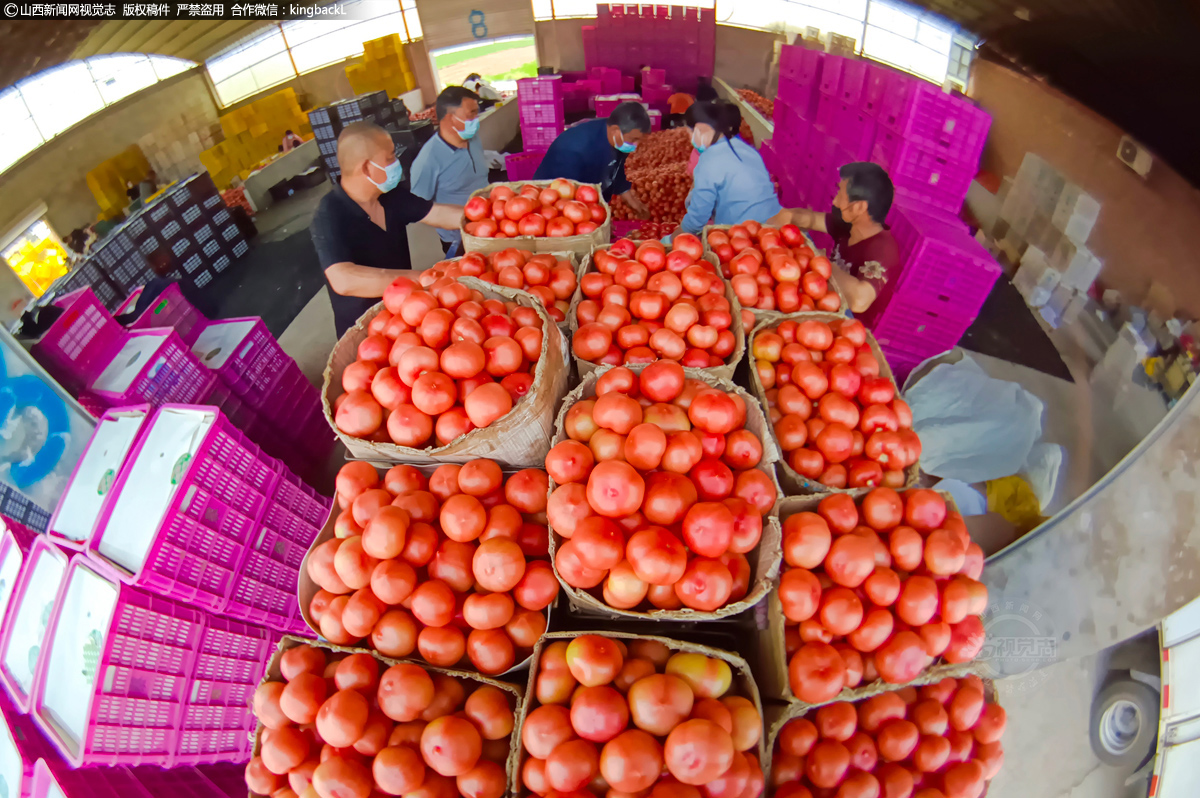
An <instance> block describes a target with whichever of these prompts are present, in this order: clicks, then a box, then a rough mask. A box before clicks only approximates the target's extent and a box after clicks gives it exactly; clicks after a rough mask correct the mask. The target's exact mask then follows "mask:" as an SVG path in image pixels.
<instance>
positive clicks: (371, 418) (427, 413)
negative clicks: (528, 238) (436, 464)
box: [333, 264, 543, 448]
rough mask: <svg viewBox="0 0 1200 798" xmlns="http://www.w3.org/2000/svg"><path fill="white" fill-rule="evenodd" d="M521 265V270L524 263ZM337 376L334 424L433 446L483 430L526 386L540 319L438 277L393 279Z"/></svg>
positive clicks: (368, 435) (381, 438)
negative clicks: (339, 378) (339, 383)
mask: <svg viewBox="0 0 1200 798" xmlns="http://www.w3.org/2000/svg"><path fill="white" fill-rule="evenodd" d="M526 265H528V264H526ZM383 304H384V308H383V309H382V310H380V311H379V313H378V314H377V315H376V316H375V317H374V318H373V319H371V321H370V324H369V325H368V327H367V332H368V333H369V335H367V337H366V338H364V339H363V341H362V343H360V344H359V345H358V360H356V361H355V362H353V363H351V364H350V365H348V366H346V368H345V370H344V371H343V372H342V388H343V389H345V391H346V392H345V393H344V394H342V395H340V396H338V397H337V398H336V399H335V400H334V402H333V412H334V424H335V425H336V426H337V428H338V429H339V430H341V431H342V432H344V433H345V434H347V435H350V436H352V437H355V438H364V439H366V440H371V441H376V442H381V443H395V444H398V445H400V446H410V447H414V448H422V447H425V446H427V445H429V444H430V443H435V444H436V445H438V446H443V445H445V444H447V443H450V442H451V441H453V440H454V439H455V438H457V437H459V436H460V435H465V434H466V433H468V432H470V431H471V430H474V429H479V428H482V427H486V426H488V425H490V424H491V423H492V422H494V421H496V420H497V419H499V418H501V417H502V416H504V415H505V414H506V413H508V411H510V410H512V408H513V405H515V404H516V403H517V402H519V401H520V400H521V397H523V396H525V394H527V393H528V392H529V390H530V389H531V388H532V387H533V370H534V366H535V364H536V363H537V361H538V358H539V357H540V356H541V352H542V325H543V319H542V317H541V316H540V315H538V312H537V311H536V310H534V309H533V308H531V307H524V306H520V305H518V304H517V303H515V302H508V303H506V302H501V301H500V300H498V299H484V297H483V294H482V293H480V292H479V291H474V290H472V289H470V288H467V287H466V286H465V285H463V284H462V283H461V282H458V281H457V280H456V279H455V278H452V277H449V276H446V275H443V276H441V277H439V278H436V279H435V280H434V281H433V282H431V283H430V284H429V285H427V286H425V287H422V286H421V285H420V284H418V283H415V282H413V281H412V280H410V279H408V278H407V277H398V278H396V280H395V281H394V282H393V283H392V284H391V285H389V286H388V288H387V290H386V291H385V292H384V294H383Z"/></svg>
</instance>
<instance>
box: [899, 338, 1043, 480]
mask: <svg viewBox="0 0 1200 798" xmlns="http://www.w3.org/2000/svg"><path fill="white" fill-rule="evenodd" d="M904 398H905V400H906V401H907V402H908V404H909V406H910V407H911V408H912V414H913V429H914V430H915V431H916V433H917V434H918V435H919V436H920V437H921V470H922V471H924V472H925V473H927V474H931V475H933V476H938V477H942V478H945V479H957V480H961V481H963V482H966V483H968V484H970V483H972V482H986V481H987V480H989V479H999V478H1000V477H1007V476H1010V475H1012V474H1016V473H1017V472H1018V471H1020V470H1021V467H1022V465H1024V463H1025V460H1026V458H1028V457H1029V450H1030V449H1031V448H1032V447H1033V444H1034V442H1035V441H1037V440H1038V439H1039V438H1040V437H1041V436H1042V409H1043V405H1042V401H1041V400H1040V399H1038V398H1037V397H1036V396H1034V395H1033V394H1031V393H1030V392H1029V391H1027V390H1025V389H1024V388H1022V387H1021V386H1020V385H1018V384H1016V383H1015V382H1008V381H1006V380H997V379H994V378H992V377H989V376H988V375H987V374H986V373H984V371H983V369H981V368H980V367H979V364H977V363H976V362H975V361H974V360H972V359H971V358H970V356H964V357H963V359H962V360H960V361H959V362H957V363H942V364H940V365H938V366H935V367H934V368H933V369H932V370H931V371H930V372H929V373H928V374H927V375H926V376H924V377H922V378H921V379H920V380H918V381H917V382H916V384H914V385H913V386H912V387H910V388H909V389H908V390H907V391H906V392H905V394H904Z"/></svg>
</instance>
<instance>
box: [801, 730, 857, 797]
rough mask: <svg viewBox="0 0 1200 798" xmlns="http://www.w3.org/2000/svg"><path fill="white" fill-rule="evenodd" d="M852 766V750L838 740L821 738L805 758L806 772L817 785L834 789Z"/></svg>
mask: <svg viewBox="0 0 1200 798" xmlns="http://www.w3.org/2000/svg"><path fill="white" fill-rule="evenodd" d="M849 768H850V751H849V750H847V748H846V746H844V745H842V744H841V743H839V742H837V741H836V740H821V741H820V742H818V743H817V744H816V745H814V746H813V747H812V750H811V751H809V752H808V756H807V757H806V758H805V760H804V774H805V775H806V776H807V777H808V780H809V781H810V782H812V783H813V785H814V786H816V787H822V788H825V789H832V788H834V787H836V786H838V785H839V784H841V782H842V779H843V778H845V776H846V771H847V770H848V769H849Z"/></svg>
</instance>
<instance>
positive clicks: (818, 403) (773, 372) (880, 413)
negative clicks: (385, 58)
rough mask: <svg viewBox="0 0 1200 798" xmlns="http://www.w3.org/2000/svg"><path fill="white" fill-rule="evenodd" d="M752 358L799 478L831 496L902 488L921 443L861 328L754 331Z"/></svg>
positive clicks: (795, 326) (806, 324)
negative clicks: (831, 491) (835, 491)
mask: <svg viewBox="0 0 1200 798" xmlns="http://www.w3.org/2000/svg"><path fill="white" fill-rule="evenodd" d="M750 354H751V357H753V358H754V373H755V374H756V375H757V377H758V381H759V383H760V384H761V385H762V387H763V389H764V391H765V393H766V397H767V409H768V411H769V413H770V419H771V423H772V424H773V425H774V429H775V438H776V439H777V440H778V441H779V448H780V449H782V450H783V452H784V457H785V458H786V460H787V464H788V466H789V467H791V469H792V470H793V471H795V472H796V473H797V474H799V475H800V476H802V477H806V478H808V479H814V480H816V481H817V482H820V483H821V484H822V485H828V486H829V487H831V488H873V487H877V486H879V485H884V486H887V487H890V488H899V487H903V486H904V483H905V474H904V470H905V469H906V468H908V467H909V466H911V465H913V464H915V463H916V462H917V460H918V459H919V458H920V456H921V440H920V438H918V437H917V433H915V432H913V430H912V411H911V410H909V407H908V404H907V403H906V402H905V401H904V400H903V399H900V398H899V397H897V396H896V386H895V385H894V384H893V383H892V381H891V380H890V379H888V378H887V377H882V376H880V368H879V361H878V360H877V359H876V357H875V353H874V352H872V351H871V347H870V345H869V344H868V343H867V329H866V327H864V326H863V324H862V322H860V321H857V320H854V319H837V320H835V321H830V322H825V321H820V320H814V319H807V320H803V321H794V320H788V321H784V322H783V323H781V324H780V325H779V326H777V327H773V328H771V329H769V330H759V331H756V332H755V333H754V337H753V340H752V341H751V343H750Z"/></svg>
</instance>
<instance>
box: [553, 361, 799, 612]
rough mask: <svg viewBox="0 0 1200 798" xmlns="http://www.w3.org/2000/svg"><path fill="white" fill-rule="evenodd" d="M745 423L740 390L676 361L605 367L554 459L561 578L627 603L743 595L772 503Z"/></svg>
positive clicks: (577, 407) (704, 603)
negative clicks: (704, 378)
mask: <svg viewBox="0 0 1200 798" xmlns="http://www.w3.org/2000/svg"><path fill="white" fill-rule="evenodd" d="M745 423H746V404H745V401H744V400H743V399H742V397H741V396H740V395H738V394H736V393H726V392H724V391H721V390H717V389H715V388H710V387H709V386H707V385H705V384H704V383H703V382H700V381H699V380H693V379H686V378H685V374H684V370H683V367H681V366H680V365H679V364H678V363H673V362H670V361H658V362H656V363H652V364H650V365H649V366H646V367H645V368H644V369H643V370H642V371H641V374H634V373H633V372H632V371H630V370H629V369H627V368H624V367H617V368H613V369H609V370H608V371H606V372H604V374H602V375H601V376H600V378H599V380H597V382H596V395H595V398H591V399H584V400H582V401H578V402H576V403H575V404H574V405H572V406H571V407H570V409H569V410H568V411H567V414H566V416H565V418H564V427H565V430H566V433H567V436H568V438H569V440H565V441H563V442H561V443H559V444H557V445H556V446H554V448H552V449H551V450H550V453H549V454H548V455H547V456H546V470H547V472H549V474H550V477H551V478H552V479H553V480H554V481H555V483H557V487H556V488H555V490H554V493H553V494H551V496H550V500H549V503H548V506H547V508H546V514H547V516H548V518H549V522H550V526H551V529H552V530H553V531H554V532H555V533H557V534H558V535H560V536H561V537H562V538H565V540H564V541H562V542H560V543H558V544H557V550H556V552H555V556H554V567H555V570H556V572H557V573H558V576H559V578H561V579H562V580H563V582H564V583H566V584H567V585H570V586H571V587H574V588H577V589H580V590H590V591H594V593H593V595H595V596H596V597H597V598H598V599H599V600H601V601H603V602H604V603H605V604H607V605H608V606H610V607H614V608H617V609H623V610H631V609H636V608H640V607H644V606H647V605H648V606H649V607H650V608H657V609H661V610H675V609H679V608H681V607H688V608H691V609H694V610H699V611H702V612H713V611H714V610H717V609H720V608H721V607H724V606H725V605H726V604H729V603H731V602H736V601H739V600H741V599H742V598H743V597H744V596H745V595H746V593H747V592H748V590H749V585H750V580H751V568H750V563H749V561H748V560H747V559H746V555H747V554H748V553H750V552H751V551H753V550H754V548H755V547H756V546H757V545H758V542H759V539H760V538H761V537H762V528H763V517H764V516H765V515H766V514H767V513H769V512H770V511H771V508H772V507H773V506H774V504H775V499H776V488H775V483H774V482H773V481H772V480H771V478H770V477H769V476H767V474H766V473H764V472H763V471H762V470H760V469H759V468H757V467H756V466H758V464H759V462H760V461H761V459H762V454H763V448H762V441H760V440H759V439H758V436H756V435H755V434H754V433H753V432H751V431H749V430H747V429H745Z"/></svg>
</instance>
